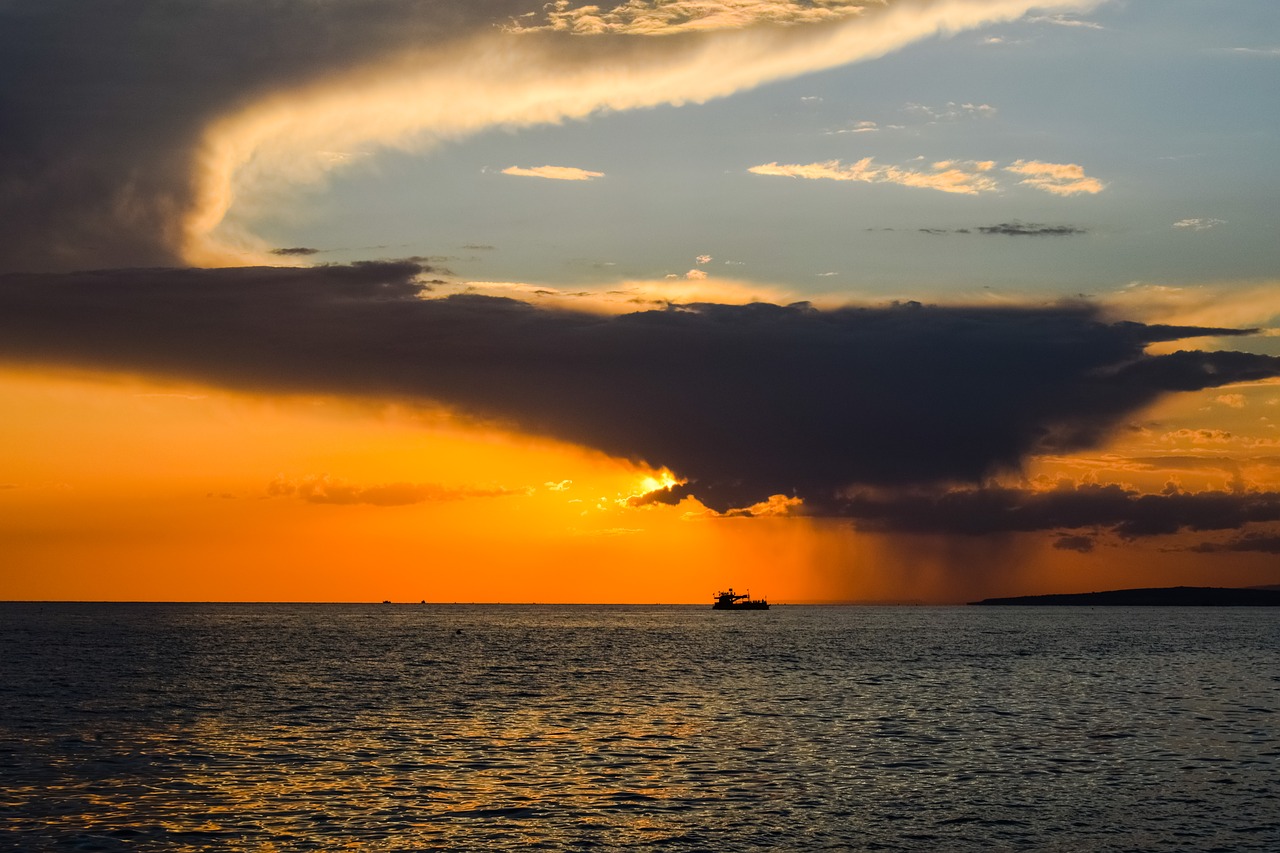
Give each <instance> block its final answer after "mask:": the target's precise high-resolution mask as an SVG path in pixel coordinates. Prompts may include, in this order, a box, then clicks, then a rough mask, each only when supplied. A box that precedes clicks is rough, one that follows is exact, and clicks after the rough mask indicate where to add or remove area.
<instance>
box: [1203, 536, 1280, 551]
mask: <svg viewBox="0 0 1280 853" xmlns="http://www.w3.org/2000/svg"><path fill="white" fill-rule="evenodd" d="M1188 550H1190V551H1195V552H1197V553H1200V554H1227V553H1240V552H1247V551H1254V552H1258V553H1261V554H1280V535H1276V534H1271V535H1268V534H1265V533H1246V534H1244V535H1243V536H1238V537H1236V538H1235V539H1231V540H1229V541H1226V542H1201V543H1200V544H1198V545H1195V546H1193V547H1191V548H1189V549H1188Z"/></svg>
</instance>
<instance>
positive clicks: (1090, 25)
mask: <svg viewBox="0 0 1280 853" xmlns="http://www.w3.org/2000/svg"><path fill="white" fill-rule="evenodd" d="M1027 20H1028V21H1029V22H1030V23H1033V24H1053V25H1054V26H1058V27H1080V28H1082V29H1088V30H1104V29H1106V27H1104V26H1102V24H1099V23H1097V22H1096V21H1084V20H1081V19H1080V18H1075V17H1071V16H1069V15H1033V16H1032V17H1030V18H1027Z"/></svg>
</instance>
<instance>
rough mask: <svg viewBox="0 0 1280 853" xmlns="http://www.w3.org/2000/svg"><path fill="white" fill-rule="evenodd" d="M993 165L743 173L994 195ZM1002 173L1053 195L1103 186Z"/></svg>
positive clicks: (1078, 178)
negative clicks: (990, 193)
mask: <svg viewBox="0 0 1280 853" xmlns="http://www.w3.org/2000/svg"><path fill="white" fill-rule="evenodd" d="M995 168H996V163H995V161H993V160H939V161H937V162H935V163H933V164H931V166H930V168H928V169H911V168H907V167H904V166H882V165H880V164H878V163H875V162H874V161H873V159H872V158H871V157H864V158H863V159H861V160H859V161H857V162H856V163H851V164H849V165H845V164H844V163H842V162H841V161H839V160H827V161H824V162H821V163H803V164H801V163H791V164H779V163H778V162H776V161H775V162H773V163H765V164H763V165H760V166H752V167H751V168H749V169H748V170H747V171H748V172H751V173H752V174H755V175H774V176H778V177H786V178H807V179H809V180H828V181H859V182H862V183H867V184H900V185H902V186H905V187H919V188H923V189H931V190H940V191H942V192H948V193H961V194H964V195H977V194H978V193H984V192H995V191H997V190H999V189H1001V184H1000V181H999V179H998V177H997V176H996V174H995V173H994V171H993V170H994V169H995ZM1004 171H1006V172H1012V173H1014V174H1018V175H1026V176H1027V177H1025V178H1024V179H1023V180H1021V181H1018V182H1017V183H1018V184H1019V185H1022V186H1029V187H1032V188H1033V189H1038V190H1043V191H1044V192H1048V193H1053V194H1054V195H1063V196H1066V195H1075V194H1077V193H1100V192H1102V190H1103V189H1105V188H1106V185H1105V184H1103V183H1102V182H1101V181H1099V180H1097V179H1096V178H1090V177H1088V176H1087V175H1085V173H1084V169H1083V168H1081V167H1080V166H1076V165H1073V164H1070V163H1040V162H1037V161H1034V160H1018V161H1016V162H1014V163H1013V165H1011V166H1005V167H1004Z"/></svg>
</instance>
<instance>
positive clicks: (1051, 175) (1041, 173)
mask: <svg viewBox="0 0 1280 853" xmlns="http://www.w3.org/2000/svg"><path fill="white" fill-rule="evenodd" d="M1005 171H1006V172H1013V173H1014V174H1016V175H1025V176H1026V177H1024V178H1023V180H1021V181H1019V182H1018V183H1020V184H1025V185H1026V186H1029V187H1034V188H1036V189H1038V190H1044V191H1045V192H1047V193H1053V194H1054V195H1077V194H1079V193H1090V194H1093V193H1100V192H1102V191H1103V190H1104V189H1106V186H1107V185H1106V184H1104V183H1103V182H1102V181H1099V180H1098V179H1097V178H1091V177H1089V176H1088V175H1086V174H1085V173H1084V167H1083V166H1077V165H1076V164H1074V163H1042V162H1040V161H1038V160H1018V161H1017V162H1015V163H1014V164H1013V165H1012V166H1006V167H1005Z"/></svg>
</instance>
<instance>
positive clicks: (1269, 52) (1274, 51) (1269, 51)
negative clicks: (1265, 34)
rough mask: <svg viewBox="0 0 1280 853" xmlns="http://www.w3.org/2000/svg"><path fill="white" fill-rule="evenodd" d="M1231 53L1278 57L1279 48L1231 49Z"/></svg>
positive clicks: (1279, 53) (1279, 54)
mask: <svg viewBox="0 0 1280 853" xmlns="http://www.w3.org/2000/svg"><path fill="white" fill-rule="evenodd" d="M1231 51H1232V52H1233V53H1242V54H1244V55H1246V56H1280V47H1233V48H1231Z"/></svg>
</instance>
